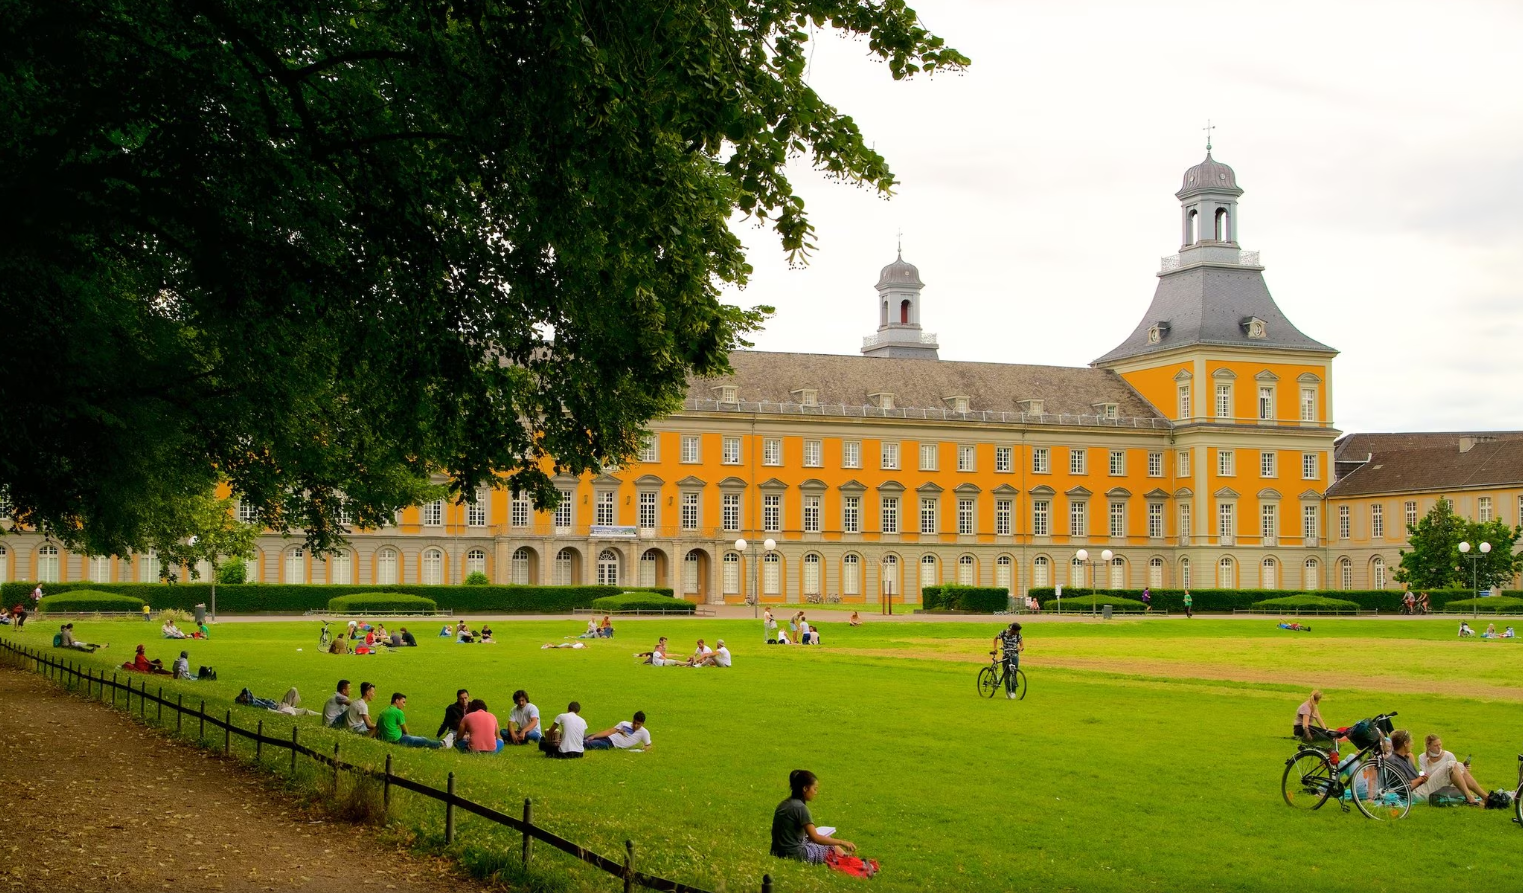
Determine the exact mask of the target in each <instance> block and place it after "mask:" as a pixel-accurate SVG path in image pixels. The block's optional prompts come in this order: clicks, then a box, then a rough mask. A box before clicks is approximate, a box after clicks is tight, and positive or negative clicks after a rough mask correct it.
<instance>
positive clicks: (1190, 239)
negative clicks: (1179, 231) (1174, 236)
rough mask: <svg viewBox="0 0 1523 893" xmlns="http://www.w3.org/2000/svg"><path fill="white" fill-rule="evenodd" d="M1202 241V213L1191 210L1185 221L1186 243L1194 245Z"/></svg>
mask: <svg viewBox="0 0 1523 893" xmlns="http://www.w3.org/2000/svg"><path fill="white" fill-rule="evenodd" d="M1199 241H1200V214H1199V213H1197V212H1196V211H1194V210H1193V209H1192V210H1191V211H1190V213H1189V215H1188V216H1187V217H1186V222H1185V244H1186V245H1194V244H1195V243H1196V242H1199Z"/></svg>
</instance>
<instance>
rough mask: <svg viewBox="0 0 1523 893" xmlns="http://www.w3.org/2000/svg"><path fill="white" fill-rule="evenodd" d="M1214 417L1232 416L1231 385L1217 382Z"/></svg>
mask: <svg viewBox="0 0 1523 893" xmlns="http://www.w3.org/2000/svg"><path fill="white" fill-rule="evenodd" d="M1216 417H1217V418H1219V419H1230V418H1232V385H1230V384H1219V385H1217V386H1216Z"/></svg>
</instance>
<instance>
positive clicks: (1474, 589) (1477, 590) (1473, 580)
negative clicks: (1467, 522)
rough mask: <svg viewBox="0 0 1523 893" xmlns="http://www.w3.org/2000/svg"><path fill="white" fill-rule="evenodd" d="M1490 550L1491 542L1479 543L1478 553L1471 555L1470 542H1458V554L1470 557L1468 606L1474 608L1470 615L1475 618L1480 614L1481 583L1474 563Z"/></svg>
mask: <svg viewBox="0 0 1523 893" xmlns="http://www.w3.org/2000/svg"><path fill="white" fill-rule="evenodd" d="M1490 552H1491V543H1481V545H1480V555H1471V554H1470V544H1469V543H1465V542H1462V543H1460V554H1461V555H1463V556H1465V557H1466V558H1469V559H1470V598H1471V599H1472V601H1471V602H1470V606H1471V607H1472V608H1474V609H1475V610H1474V612H1473V613H1472V614H1471V615H1470V616H1472V617H1474V618H1477V619H1479V618H1480V616H1481V602H1480V594H1481V584H1480V580H1479V578H1478V577H1477V575H1476V563H1477V562H1479V561H1480V560H1481V555H1487V554H1489V553H1490Z"/></svg>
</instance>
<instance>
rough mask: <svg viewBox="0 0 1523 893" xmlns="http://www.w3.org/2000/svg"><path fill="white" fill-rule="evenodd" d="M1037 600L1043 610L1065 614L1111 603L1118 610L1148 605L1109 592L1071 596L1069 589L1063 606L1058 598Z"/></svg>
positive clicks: (1142, 607)
mask: <svg viewBox="0 0 1523 893" xmlns="http://www.w3.org/2000/svg"><path fill="white" fill-rule="evenodd" d="M1037 602H1038V603H1039V604H1040V605H1041V608H1042V610H1043V611H1062V612H1063V613H1064V614H1069V613H1082V614H1089V613H1092V612H1094V611H1096V610H1097V609H1099V608H1103V607H1105V606H1106V605H1110V606H1111V607H1112V608H1114V609H1116V610H1117V611H1141V610H1144V609H1145V608H1146V607H1147V605H1144V604H1143V603H1142V602H1139V601H1137V600H1136V599H1132V598H1120V597H1117V596H1115V595H1108V594H1107V595H1080V596H1074V597H1072V598H1070V597H1069V595H1068V590H1066V589H1065V590H1063V604H1062V605H1061V606H1060V605H1059V604H1058V600H1057V599H1055V598H1054V599H1053V600H1052V601H1050V602H1049V601H1042V600H1041V599H1040V598H1038V599H1037Z"/></svg>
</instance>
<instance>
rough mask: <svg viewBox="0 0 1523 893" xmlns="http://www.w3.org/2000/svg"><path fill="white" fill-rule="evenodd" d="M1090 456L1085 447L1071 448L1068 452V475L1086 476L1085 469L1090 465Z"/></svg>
mask: <svg viewBox="0 0 1523 893" xmlns="http://www.w3.org/2000/svg"><path fill="white" fill-rule="evenodd" d="M1088 454H1089V451H1088V450H1086V449H1084V448H1083V447H1070V448H1069V450H1068V473H1069V474H1086V473H1087V472H1086V471H1085V468H1087V467H1088V465H1089V463H1088V461H1087V459H1088V458H1089V455H1088Z"/></svg>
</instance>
